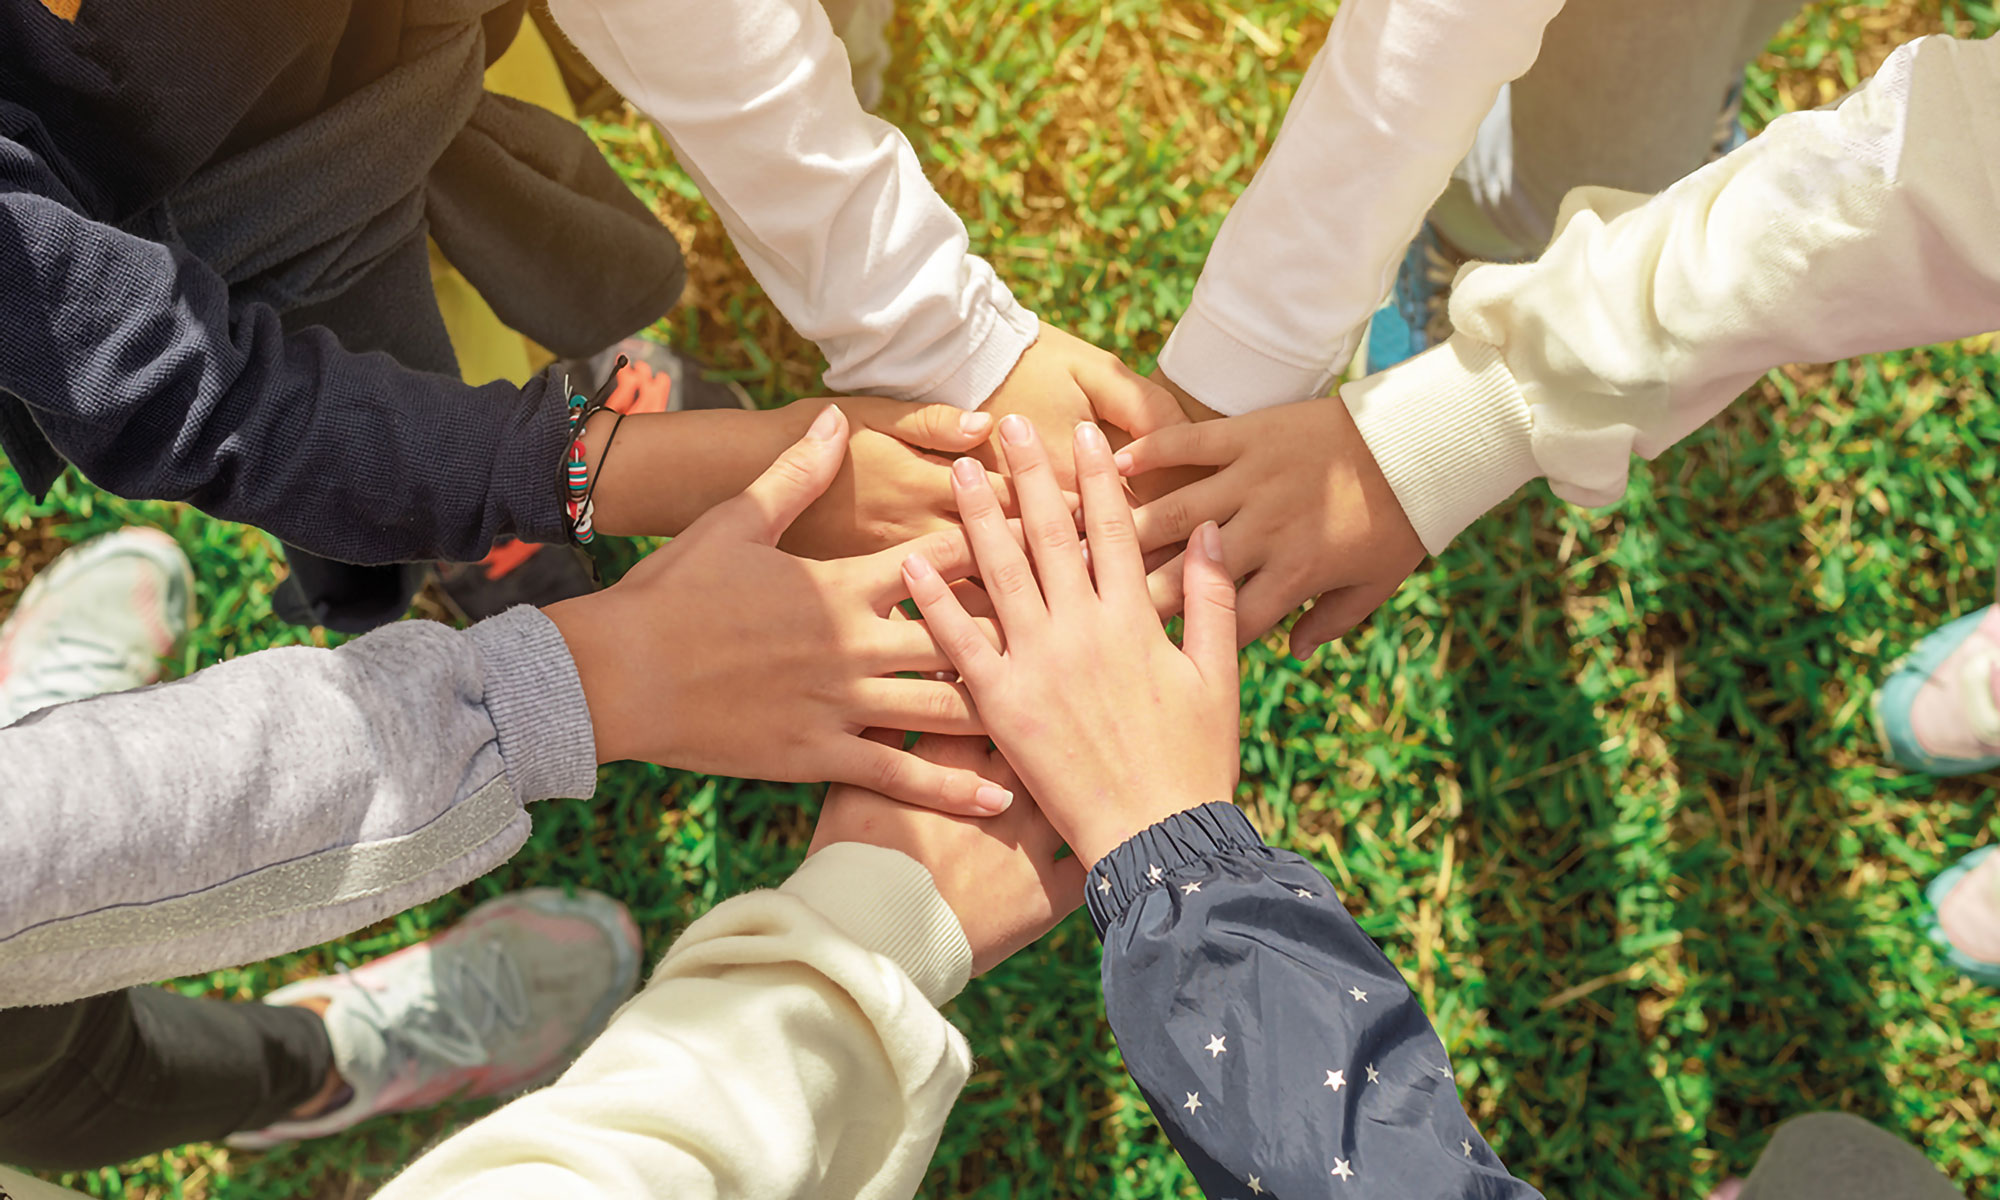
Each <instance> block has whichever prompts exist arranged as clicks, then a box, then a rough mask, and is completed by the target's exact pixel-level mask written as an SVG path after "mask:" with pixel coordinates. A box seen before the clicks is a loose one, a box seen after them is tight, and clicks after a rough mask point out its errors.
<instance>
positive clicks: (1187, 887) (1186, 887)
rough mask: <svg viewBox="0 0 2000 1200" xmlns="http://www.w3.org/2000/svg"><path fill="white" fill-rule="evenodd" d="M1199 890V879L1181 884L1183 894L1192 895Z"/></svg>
mask: <svg viewBox="0 0 2000 1200" xmlns="http://www.w3.org/2000/svg"><path fill="white" fill-rule="evenodd" d="M1200 890H1201V884H1200V882H1199V881H1197V882H1195V883H1184V884H1182V885H1181V895H1183V896H1192V895H1194V894H1195V893H1196V892H1198V891H1200Z"/></svg>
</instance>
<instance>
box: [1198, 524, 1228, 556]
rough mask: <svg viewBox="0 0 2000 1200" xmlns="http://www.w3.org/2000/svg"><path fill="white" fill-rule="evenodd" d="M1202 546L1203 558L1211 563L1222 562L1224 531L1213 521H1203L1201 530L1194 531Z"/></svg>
mask: <svg viewBox="0 0 2000 1200" xmlns="http://www.w3.org/2000/svg"><path fill="white" fill-rule="evenodd" d="M1194 536H1195V537H1196V538H1197V539H1199V541H1200V544H1201V553H1202V556H1203V557H1204V558H1206V559H1208V561H1210V562H1215V563H1219V562H1221V561H1222V530H1221V529H1220V528H1218V527H1217V526H1216V524H1215V522H1213V521H1203V522H1202V523H1201V528H1200V529H1197V530H1195V531H1194Z"/></svg>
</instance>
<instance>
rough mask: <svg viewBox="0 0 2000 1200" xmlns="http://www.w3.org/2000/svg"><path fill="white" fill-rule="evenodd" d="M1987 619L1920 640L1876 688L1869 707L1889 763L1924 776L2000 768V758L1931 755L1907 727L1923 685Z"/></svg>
mask: <svg viewBox="0 0 2000 1200" xmlns="http://www.w3.org/2000/svg"><path fill="white" fill-rule="evenodd" d="M1985 619H1986V610H1985V609H1983V608H1982V609H1980V610H1979V611H1978V612H1975V613H1971V614H1968V615H1966V616H1963V617H1960V618H1959V619H1958V620H1956V621H1953V622H1952V623H1951V624H1949V625H1946V626H1945V627H1944V628H1942V629H1940V630H1938V631H1937V632H1935V633H1933V634H1931V635H1930V636H1928V637H1926V638H1924V640H1923V641H1921V642H1918V643H1917V645H1916V649H1914V650H1912V651H1910V653H1909V654H1908V655H1906V656H1905V657H1904V658H1903V659H1902V660H1901V661H1899V662H1897V663H1896V665H1895V666H1893V667H1891V668H1890V669H1889V677H1888V678H1887V679H1884V680H1883V681H1882V686H1880V687H1878V688H1876V689H1875V696H1874V699H1873V701H1872V702H1871V707H1872V710H1873V712H1874V715H1875V733H1876V736H1877V737H1880V738H1881V739H1882V743H1883V745H1885V746H1887V747H1888V748H1889V760H1890V761H1891V762H1893V763H1895V764H1896V765H1897V766H1899V767H1901V768H1903V769H1904V770H1906V771H1921V772H1923V773H1924V774H1926V775H1977V774H1979V773H1981V772H1983V771H1991V770H1995V769H2000V757H1996V758H1943V757H1940V756H1938V755H1935V754H1932V753H1930V752H1929V751H1927V750H1925V749H1924V747H1923V743H1922V742H1919V741H1918V740H1917V733H1916V730H1915V729H1914V728H1913V727H1912V726H1911V724H1910V710H1911V709H1912V708H1914V707H1915V706H1916V703H1917V693H1918V692H1919V691H1921V690H1923V686H1924V681H1925V680H1927V679H1929V678H1930V677H1931V676H1933V675H1935V674H1937V670H1938V668H1939V667H1940V666H1942V665H1943V664H1944V660H1945V659H1947V658H1950V657H1951V655H1952V652H1953V651H1954V650H1957V649H1958V648H1959V647H1960V646H1961V645H1963V644H1964V643H1965V639H1967V638H1969V637H1971V636H1972V631H1973V630H1974V629H1977V628H1978V627H1979V623H1980V622H1981V621H1984V620H1985Z"/></svg>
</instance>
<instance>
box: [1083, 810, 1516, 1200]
mask: <svg viewBox="0 0 2000 1200" xmlns="http://www.w3.org/2000/svg"><path fill="white" fill-rule="evenodd" d="M1088 895H1089V901H1090V913H1091V918H1092V920H1093V921H1095V922H1096V925H1097V930H1098V934H1099V936H1101V937H1102V938H1103V939H1104V1004H1105V1008H1106V1010H1107V1012H1108V1013H1109V1015H1110V1018H1111V1029H1112V1032H1113V1033H1115V1034H1116V1035H1117V1037H1118V1048H1119V1050H1120V1051H1121V1052H1122V1053H1123V1054H1124V1056H1125V1066H1126V1069H1127V1070H1129V1071H1131V1073H1132V1078H1133V1079H1134V1080H1135V1081H1137V1083H1138V1084H1139V1090H1140V1091H1141V1092H1143V1093H1144V1094H1145V1097H1146V1102H1147V1103H1148V1104H1150V1105H1152V1108H1153V1113H1154V1115H1155V1116H1156V1117H1158V1118H1159V1120H1160V1123H1161V1125H1163V1126H1164V1127H1165V1128H1166V1131H1167V1136H1168V1137H1169V1138H1170V1139H1171V1140H1172V1141H1173V1144H1174V1148H1175V1149H1177V1150H1179V1151H1180V1154H1181V1157H1182V1158H1183V1159H1184V1160H1186V1162H1187V1164H1188V1166H1189V1168H1190V1169H1191V1170H1193V1172H1194V1177H1195V1181H1196V1182H1197V1183H1199V1184H1200V1185H1201V1189H1202V1191H1203V1192H1204V1193H1206V1194H1207V1195H1208V1196H1209V1197H1210V1200H1245V1198H1250V1197H1256V1196H1271V1197H1276V1198H1278V1200H1297V1198H1303V1197H1329V1196H1330V1197H1343V1198H1347V1200H1388V1198H1390V1197H1395V1198H1397V1200H1411V1198H1416V1197H1422V1198H1423V1200H1443V1198H1445V1197H1454V1198H1456V1197H1470V1198H1476V1200H1528V1198H1531V1197H1538V1196H1539V1193H1538V1192H1536V1191H1535V1189H1533V1188H1531V1187H1529V1186H1528V1185H1527V1184H1525V1183H1522V1182H1521V1181H1520V1180H1518V1179H1515V1178H1514V1177H1513V1176H1511V1175H1509V1174H1508V1173H1507V1168H1506V1167H1504V1166H1502V1165H1501V1163H1500V1159H1499V1157H1498V1156H1497V1155H1495V1154H1494V1153H1493V1151H1492V1150H1491V1149H1489V1148H1488V1147H1487V1145H1486V1143H1485V1141H1484V1140H1482V1139H1481V1138H1480V1136H1479V1133H1478V1131H1477V1130H1475V1129H1474V1128H1473V1127H1472V1121H1471V1120H1470V1119H1469V1118H1468V1117H1467V1116H1466V1115H1465V1109H1464V1107H1463V1106H1462V1105H1461V1104H1460V1103H1459V1100H1458V1087H1457V1084H1456V1082H1455V1081H1454V1079H1453V1076H1452V1071H1451V1065H1450V1062H1449V1061H1448V1060H1447V1059H1446V1057H1445V1052H1444V1046H1443V1044H1442V1043H1440V1042H1439V1041H1438V1037H1437V1033H1436V1032H1435V1031H1434V1030H1433V1029H1432V1028H1431V1023H1430V1019H1429V1018H1428V1017H1426V1016H1425V1015H1424V1011H1423V1009H1422V1008H1421V1007H1420V1006H1419V1005H1418V1004H1417V1000H1416V997H1415V996H1413V995H1411V994H1410V989H1409V987H1408V986H1407V985H1406V984H1404V982H1403V977H1402V976H1401V975H1400V974H1399V973H1398V972H1397V971H1396V968H1395V967H1393V966H1392V965H1390V963H1389V960H1388V959H1387V958H1385V957H1383V955H1382V952H1381V951H1380V950H1379V949H1377V948H1376V946H1375V943H1374V942H1372V941H1370V940H1369V938H1368V935H1367V934H1365V933H1363V932H1362V931H1361V927H1360V926H1359V925H1357V924H1355V922H1354V918H1353V917H1351V916H1350V915H1348V912H1347V909H1346V908H1344V907H1343V906H1342V905H1341V903H1340V898H1339V897H1338V896H1336V895H1335V894H1334V890H1333V886H1332V884H1330V883H1328V882H1327V880H1326V877H1325V876H1323V875H1321V874H1320V873H1319V872H1318V871H1317V870H1314V869H1313V867H1312V866H1311V865H1310V864H1309V863H1307V862H1306V861H1305V860H1304V859H1302V858H1300V857H1299V856H1298V855H1296V854H1292V853H1289V852H1286V851H1281V850H1273V849H1271V848H1270V847H1269V846H1266V845H1265V844H1264V841H1263V839H1262V838H1260V837H1258V836H1257V831H1256V830H1255V829H1254V828H1252V827H1251V825H1250V822H1249V820H1248V819H1247V818H1245V817H1244V816H1243V814H1242V813H1241V812H1239V811H1238V810H1237V809H1236V807H1235V806H1234V805H1231V804H1207V805H1203V806H1202V807H1200V808H1197V809H1193V810H1191V811H1188V812H1184V813H1179V814H1176V815H1175V816H1172V817H1169V818H1168V819H1166V820H1165V821H1162V822H1160V823H1159V824H1158V825H1155V826H1153V827H1152V828H1150V829H1147V830H1145V831H1144V832H1143V833H1140V834H1139V835H1138V836H1136V837H1134V838H1132V839H1131V840H1130V841H1128V842H1126V843H1125V844H1124V845H1122V846H1120V847H1119V848H1118V849H1116V850H1114V851H1112V852H1111V853H1110V854H1108V855H1106V856H1105V857H1104V859H1103V860H1102V861H1100V862H1099V863H1098V864H1097V865H1096V866H1095V867H1093V868H1091V873H1090V880H1089V892H1088Z"/></svg>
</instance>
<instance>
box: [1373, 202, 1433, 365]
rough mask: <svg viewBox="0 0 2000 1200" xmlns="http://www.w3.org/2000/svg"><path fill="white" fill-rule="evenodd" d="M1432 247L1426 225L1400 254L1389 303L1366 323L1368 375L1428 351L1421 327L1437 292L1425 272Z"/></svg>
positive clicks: (1431, 239)
mask: <svg viewBox="0 0 2000 1200" xmlns="http://www.w3.org/2000/svg"><path fill="white" fill-rule="evenodd" d="M1434 244H1435V242H1434V238H1433V235H1432V233H1431V227H1430V222H1428V221H1426V222H1424V227H1423V228H1422V229H1420V230H1418V231H1417V236H1416V240H1415V241H1412V242H1411V243H1410V246H1409V249H1407V250H1405V251H1403V262H1402V265H1401V266H1399V267H1397V268H1396V286H1395V288H1394V290H1392V291H1391V292H1390V293H1389V302H1388V303H1387V304H1384V305H1383V306H1382V307H1381V308H1378V309H1376V310H1375V315H1374V317H1372V318H1371V319H1370V320H1369V323H1368V373H1369V374H1370V375H1375V374H1378V373H1380V372H1383V371H1386V370H1388V369H1389V368H1390V367H1393V366H1395V365H1396V364H1398V363H1400V362H1404V361H1407V360H1408V359H1412V358H1415V357H1416V356H1417V355H1419V354H1422V353H1423V352H1424V351H1426V350H1428V349H1430V348H1431V340H1430V335H1429V334H1428V333H1426V332H1425V329H1424V326H1425V325H1426V324H1427V318H1428V314H1429V313H1430V311H1431V297H1432V295H1433V294H1434V293H1435V292H1436V290H1437V289H1436V288H1434V287H1433V286H1432V285H1431V279H1430V272H1429V271H1428V270H1426V269H1425V268H1426V265H1427V262H1428V252H1429V249H1430V247H1431V246H1432V245H1434Z"/></svg>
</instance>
